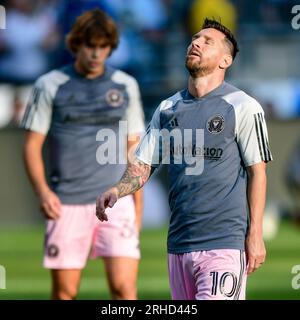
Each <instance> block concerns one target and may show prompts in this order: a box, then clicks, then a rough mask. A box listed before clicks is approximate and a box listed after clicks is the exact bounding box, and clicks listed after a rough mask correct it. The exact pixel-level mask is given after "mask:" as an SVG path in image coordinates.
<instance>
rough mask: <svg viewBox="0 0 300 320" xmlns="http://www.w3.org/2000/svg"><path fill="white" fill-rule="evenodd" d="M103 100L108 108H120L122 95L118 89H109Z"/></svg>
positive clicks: (122, 99)
mask: <svg viewBox="0 0 300 320" xmlns="http://www.w3.org/2000/svg"><path fill="white" fill-rule="evenodd" d="M105 99H106V102H107V103H108V104H109V105H110V106H112V107H120V106H121V105H122V103H123V101H124V95H123V93H122V92H121V91H120V90H118V89H111V90H108V91H107V92H106V95H105Z"/></svg>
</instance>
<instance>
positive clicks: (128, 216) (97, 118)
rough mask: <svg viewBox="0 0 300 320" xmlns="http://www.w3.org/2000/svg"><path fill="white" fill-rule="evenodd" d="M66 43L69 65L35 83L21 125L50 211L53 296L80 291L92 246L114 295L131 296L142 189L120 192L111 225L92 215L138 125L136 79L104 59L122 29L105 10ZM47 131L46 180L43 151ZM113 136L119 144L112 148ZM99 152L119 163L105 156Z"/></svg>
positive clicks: (118, 172)
mask: <svg viewBox="0 0 300 320" xmlns="http://www.w3.org/2000/svg"><path fill="white" fill-rule="evenodd" d="M66 40H67V45H68V47H69V49H70V50H71V52H72V53H73V54H74V55H75V63H74V64H72V65H67V66H65V67H63V68H61V69H58V70H53V71H51V72H49V73H47V74H45V75H43V76H42V77H40V78H39V79H38V80H37V82H36V84H35V86H34V89H33V92H32V97H31V100H30V102H29V105H28V108H27V111H26V113H25V115H24V119H23V122H22V127H23V128H25V129H26V130H27V133H26V139H25V146H24V157H25V164H26V168H27V171H28V175H29V177H30V179H31V181H32V184H33V187H34V189H35V191H36V193H37V195H38V197H39V200H40V204H41V208H42V210H43V212H44V213H45V216H46V218H47V229H46V235H45V253H44V266H45V267H46V268H48V269H51V273H52V298H53V299H74V298H75V297H76V295H77V292H78V288H79V284H80V277H81V270H82V269H83V268H84V266H85V263H86V260H87V257H88V255H89V252H90V249H91V255H92V257H102V258H103V260H104V264H105V269H106V274H107V278H108V284H109V288H110V291H111V295H112V298H113V299H136V297H137V293H136V280H137V272H138V260H139V257H140V252H139V238H138V235H139V229H140V226H141V213H142V194H141V193H140V192H138V193H135V194H134V196H132V195H129V196H127V197H124V198H123V199H122V200H121V201H120V202H119V203H118V205H116V206H115V207H114V209H112V212H113V215H112V216H113V218H112V219H111V221H110V223H109V224H106V225H104V224H101V223H100V222H99V221H98V219H97V218H96V217H95V214H94V213H95V198H96V197H97V195H98V194H99V191H100V192H101V190H102V191H104V190H106V189H107V188H109V187H110V186H113V185H114V184H115V183H116V182H117V181H119V179H120V178H121V177H122V175H123V173H124V171H125V169H126V157H127V156H126V150H130V149H132V148H133V147H134V144H135V145H136V144H137V141H135V139H136V138H137V137H138V135H139V134H140V133H142V132H144V120H143V119H144V115H143V111H142V106H141V100H140V92H139V88H138V84H137V82H136V80H135V79H134V78H133V77H131V76H129V75H127V74H126V73H124V72H122V71H120V70H115V69H113V68H111V67H109V66H107V65H106V64H105V61H106V59H107V58H108V56H109V55H110V54H111V52H112V51H113V49H115V48H116V46H117V44H118V31H117V27H116V25H115V23H114V22H113V20H112V19H111V18H110V17H109V16H107V15H106V14H105V13H104V12H102V11H100V10H99V9H94V10H90V11H87V12H85V13H84V14H83V15H81V16H80V17H78V18H77V20H76V22H75V24H74V26H73V28H72V30H71V32H70V33H69V34H68V35H67V38H66ZM120 120H124V121H127V135H126V130H125V133H124V134H121V133H120V132H121V131H120V130H119V121H120ZM122 128H124V126H123V127H122ZM105 130H106V131H105ZM105 132H108V133H109V134H108V135H107V137H104V135H103V133H105ZM46 137H47V138H48V142H49V161H48V162H47V164H48V165H49V176H50V186H49V185H48V183H47V181H46V177H45V170H44V167H45V164H44V161H43V158H42V147H43V145H44V142H45V139H46ZM112 137H113V138H114V139H116V146H112V147H110V143H111V142H109V141H113V140H114V139H112ZM107 139H108V140H107ZM105 146H107V148H105ZM127 146H128V149H126V147H127ZM99 148H100V149H99ZM104 149H107V150H106V151H107V152H108V153H109V156H108V157H109V159H114V158H115V157H116V158H117V160H116V161H115V163H112V162H113V161H107V162H109V163H105V161H104V160H105V159H103V158H101V157H104V155H105V152H104V155H103V152H102V151H103V150H104ZM101 150H102V151H101ZM118 157H119V158H118ZM122 157H123V158H124V159H122ZM97 160H98V161H97ZM116 163H117V164H116ZM122 163H123V164H122Z"/></svg>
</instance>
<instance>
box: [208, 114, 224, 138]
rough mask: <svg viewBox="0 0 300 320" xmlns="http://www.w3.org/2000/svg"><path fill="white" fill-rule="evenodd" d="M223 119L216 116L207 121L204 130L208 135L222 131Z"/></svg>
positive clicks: (218, 115)
mask: <svg viewBox="0 0 300 320" xmlns="http://www.w3.org/2000/svg"><path fill="white" fill-rule="evenodd" d="M224 122H225V120H224V117H223V116H221V115H220V114H217V115H215V116H213V117H211V118H209V119H208V121H207V124H206V128H207V130H208V131H209V132H210V133H213V134H217V133H221V132H222V131H223V130H224Z"/></svg>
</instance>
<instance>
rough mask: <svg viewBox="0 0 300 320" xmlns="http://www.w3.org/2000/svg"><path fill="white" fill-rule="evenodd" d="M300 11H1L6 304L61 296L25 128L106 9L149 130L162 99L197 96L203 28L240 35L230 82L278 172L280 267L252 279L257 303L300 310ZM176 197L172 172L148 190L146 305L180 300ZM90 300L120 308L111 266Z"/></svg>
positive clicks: (288, 7)
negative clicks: (72, 34) (173, 281)
mask: <svg viewBox="0 0 300 320" xmlns="http://www.w3.org/2000/svg"><path fill="white" fill-rule="evenodd" d="M297 2H298V3H297ZM297 4H299V5H300V1H289V0H260V1H258V0H252V1H246V0H231V1H229V0H126V1H122V0H35V1H34V0H7V1H0V5H2V6H3V7H4V8H5V10H6V29H2V30H0V150H1V153H0V154H1V158H0V217H1V218H0V265H2V266H4V267H5V269H6V275H7V277H6V287H7V289H6V290H1V289H0V299H47V298H48V297H49V288H50V279H49V275H48V272H47V271H46V270H43V269H42V267H41V260H42V245H43V219H42V217H41V215H40V214H39V210H38V206H37V201H36V198H35V196H34V194H33V192H32V190H31V187H30V184H29V182H28V180H27V178H26V176H25V172H24V168H23V164H22V143H23V132H22V131H21V130H20V129H18V121H19V120H20V118H21V117H22V114H23V112H24V106H25V105H26V100H27V99H28V94H29V91H30V87H31V85H32V83H33V82H34V81H35V79H36V78H37V77H38V76H39V75H41V74H42V73H45V72H47V71H48V70H50V69H52V68H55V67H59V66H61V65H62V64H64V63H68V62H71V61H72V57H71V56H70V55H69V54H68V53H67V51H66V50H65V49H64V35H65V34H66V32H67V31H68V30H69V28H70V26H71V25H72V22H73V21H74V19H75V17H76V16H77V15H78V14H80V13H81V12H83V11H84V10H86V9H90V8H94V7H100V8H102V9H104V10H105V11H107V12H108V13H109V14H110V15H111V16H113V17H114V19H115V20H116V21H117V22H118V24H119V27H120V31H121V41H120V46H119V49H118V50H117V51H116V52H115V53H114V54H113V55H112V56H111V58H110V64H112V65H114V66H116V67H118V68H121V69H123V70H125V71H127V72H129V73H130V74H132V75H134V76H135V77H136V78H137V79H138V81H139V83H140V88H141V91H142V98H143V104H144V110H145V114H146V122H148V121H149V120H150V117H151V114H152V113H153V111H154V109H155V108H156V106H157V104H158V103H159V102H160V100H162V99H163V98H165V97H166V96H169V95H170V94H173V93H174V92H175V91H177V90H178V89H181V88H182V87H184V86H185V83H186V79H187V73H186V72H185V68H184V58H185V51H186V47H187V45H188V43H189V40H190V37H191V35H192V34H193V33H195V32H196V31H197V30H198V28H199V27H200V26H201V22H202V20H203V17H205V16H209V17H215V18H219V17H220V18H221V21H222V22H223V23H224V24H225V25H227V26H228V27H230V28H231V29H233V30H234V31H235V33H236V36H237V38H238V42H239V46H240V53H239V55H238V57H237V59H236V61H235V63H234V65H233V67H232V68H231V69H230V71H229V72H228V75H227V81H228V82H231V83H233V84H235V85H237V86H239V87H240V88H242V89H244V90H245V91H246V92H248V93H249V94H251V95H253V96H254V97H256V98H257V100H258V101H259V102H260V103H261V104H262V106H263V108H264V110H265V113H266V115H267V120H268V128H269V138H270V145H271V150H272V153H273V156H274V159H275V161H274V162H273V163H271V164H270V165H269V168H268V179H269V180H268V181H269V182H268V185H269V186H268V199H267V208H266V219H265V238H266V241H267V242H266V243H267V248H268V258H267V262H266V263H265V265H264V267H263V268H262V269H261V270H259V271H258V272H257V273H255V274H254V275H252V276H251V277H249V290H248V298H249V299H299V298H300V289H299V290H296V289H293V287H292V279H293V277H294V276H295V275H293V274H292V273H291V270H292V268H293V266H294V265H300V227H299V226H297V225H296V224H295V223H294V218H293V217H294V216H293V212H294V201H293V198H292V197H291V194H290V192H289V189H288V188H287V178H286V176H287V170H288V168H290V167H291V158H292V152H293V151H294V149H295V146H296V144H297V142H298V141H299V140H300V134H299V133H300V67H299V52H300V41H299V40H300V29H299V30H296V29H294V28H293V27H292V24H291V21H292V19H293V17H294V16H295V14H292V13H291V11H292V7H293V6H295V5H297ZM299 167H300V164H299V165H298V170H300V169H299ZM295 174H296V173H295ZM166 188H167V181H166V174H165V169H164V168H162V169H161V170H160V172H159V173H158V174H157V175H156V176H155V177H154V178H153V179H152V180H151V182H150V183H149V185H147V186H146V189H145V192H146V195H145V202H146V205H145V212H144V231H143V232H142V236H141V248H142V259H141V265H140V277H139V297H140V298H142V299H169V290H168V279H167V265H166V252H165V251H166V230H167V229H166V225H167V220H168V214H169V213H168V209H167V207H166V198H167V191H166ZM0 287H1V286H0ZM89 298H90V299H98V298H101V299H107V298H108V294H107V287H106V283H105V278H104V272H103V268H102V265H101V263H100V262H99V261H90V262H89V263H88V266H87V268H86V270H85V271H84V277H83V281H82V286H81V292H80V295H79V299H89Z"/></svg>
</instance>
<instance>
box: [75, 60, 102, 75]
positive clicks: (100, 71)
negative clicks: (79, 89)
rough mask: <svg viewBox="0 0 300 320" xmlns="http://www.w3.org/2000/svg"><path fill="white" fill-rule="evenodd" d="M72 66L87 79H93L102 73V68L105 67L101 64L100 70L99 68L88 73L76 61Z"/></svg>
mask: <svg viewBox="0 0 300 320" xmlns="http://www.w3.org/2000/svg"><path fill="white" fill-rule="evenodd" d="M74 68H75V70H76V71H77V72H78V73H79V74H81V75H82V76H83V77H85V78H87V79H95V78H98V77H100V76H102V75H103V74H104V69H105V67H104V65H103V68H102V69H101V70H99V71H98V72H96V73H89V72H87V70H85V69H84V68H83V67H82V65H81V64H80V63H79V62H78V61H75V63H74Z"/></svg>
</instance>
